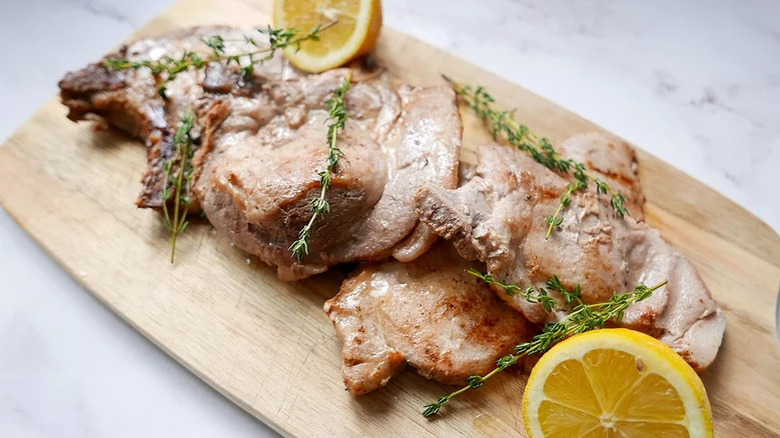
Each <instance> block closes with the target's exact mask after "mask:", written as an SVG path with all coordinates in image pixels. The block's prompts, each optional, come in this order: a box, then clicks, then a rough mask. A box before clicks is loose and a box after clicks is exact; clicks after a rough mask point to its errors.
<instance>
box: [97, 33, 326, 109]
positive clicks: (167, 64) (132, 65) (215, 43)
mask: <svg viewBox="0 0 780 438" xmlns="http://www.w3.org/2000/svg"><path fill="white" fill-rule="evenodd" d="M336 23H338V20H334V21H331V22H330V23H327V24H325V25H317V26H315V27H314V28H313V29H312V30H311V31H310V32H309V33H306V34H301V31H299V30H298V29H274V28H272V27H271V26H268V28H267V29H257V31H258V32H260V33H262V34H266V35H267V36H268V47H263V48H259V47H260V44H259V43H258V42H257V41H256V40H255V39H254V38H252V37H249V36H245V37H244V39H243V40H241V41H243V42H245V43H247V44H249V45H252V46H254V47H258V49H257V50H252V51H248V52H245V53H239V54H233V55H231V54H228V53H225V41H233V40H225V39H224V38H223V37H222V36H221V35H213V36H211V37H208V38H205V39H204V40H203V42H204V43H205V44H206V45H207V46H208V47H210V48H211V49H212V53H211V54H210V55H209V56H208V57H206V58H205V59H204V58H203V57H201V56H200V55H199V54H198V53H196V52H193V51H188V52H185V53H184V54H182V55H181V57H180V58H174V57H172V56H170V55H165V56H162V57H161V58H160V59H157V60H143V61H131V60H129V59H126V58H108V59H106V60H104V61H103V65H104V66H105V67H106V68H109V69H113V70H126V69H133V70H137V69H139V68H148V69H149V70H151V72H152V74H153V75H155V77H157V78H158V79H159V78H160V75H161V74H163V73H165V76H164V77H162V79H161V80H160V81H159V82H158V86H157V92H158V94H159V95H160V96H161V97H162V98H163V99H167V98H168V96H167V93H166V90H167V88H166V87H167V85H168V83H169V82H171V81H172V80H174V79H175V78H176V76H177V75H178V74H179V73H182V72H184V71H187V70H189V69H190V68H193V67H194V68H195V69H196V70H198V69H202V68H204V67H205V66H206V64H208V63H210V62H221V61H226V64H228V65H229V64H230V63H231V62H235V63H236V64H237V65H238V66H239V67H240V70H241V72H242V73H243V76H244V78H249V77H251V75H252V73H253V72H254V66H255V65H257V64H263V63H265V62H266V61H268V60H270V59H272V58H273V56H274V54H275V53H276V51H277V50H280V49H282V50H283V49H286V48H288V47H294V48H295V50H296V51H297V50H300V48H301V44H303V43H304V42H306V41H319V40H320V32H321V31H323V30H325V29H328V28H330V27H332V26H334V25H335V24H336ZM259 55H265V56H262V57H259ZM242 60H247V61H244V62H242Z"/></svg>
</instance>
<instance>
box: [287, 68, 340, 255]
mask: <svg viewBox="0 0 780 438" xmlns="http://www.w3.org/2000/svg"><path fill="white" fill-rule="evenodd" d="M349 85H350V82H349V78H347V79H345V80H344V83H342V84H341V86H340V87H338V88H337V89H336V90H334V91H333V97H331V98H330V99H328V100H327V102H326V103H327V105H328V113H329V116H328V120H330V121H331V123H330V125H328V136H327V139H328V157H327V158H326V159H325V163H326V167H325V170H323V171H321V172H320V173H319V176H320V185H321V186H322V189H321V190H320V195H319V196H318V197H316V198H314V199H312V200H311V211H312V215H311V218H310V219H309V222H308V223H307V224H306V225H304V227H303V228H301V231H300V232H299V233H298V240H296V241H295V242H293V243H292V245H290V248H289V249H290V252H291V253H292V256H293V257H295V258H297V259H298V261H300V260H302V259H303V256H304V254H305V255H308V254H309V238H310V237H311V228H312V226H313V225H314V221H316V220H317V218H318V217H320V216H322V215H323V214H327V213H330V203H328V201H327V200H326V199H325V194H326V193H327V191H328V189H329V188H330V185H331V183H332V182H333V174H334V173H335V171H336V166H337V165H338V164H339V159H340V158H341V157H343V156H344V154H343V153H342V152H341V149H339V147H338V132H339V130H343V129H344V125H345V124H346V123H347V119H348V118H349V116H350V114H349V112H348V111H347V106H346V103H345V102H344V98H345V97H346V95H347V91H349Z"/></svg>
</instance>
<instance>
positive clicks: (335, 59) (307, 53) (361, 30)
mask: <svg viewBox="0 0 780 438" xmlns="http://www.w3.org/2000/svg"><path fill="white" fill-rule="evenodd" d="M273 14H274V26H275V27H284V28H288V29H290V28H295V29H298V30H301V31H304V32H308V31H310V30H312V29H313V28H314V27H315V26H318V25H320V26H327V25H329V24H331V23H334V22H335V24H333V25H330V26H329V27H328V28H327V29H324V30H323V31H322V32H320V40H319V41H306V42H304V43H302V44H301V47H300V50H296V48H293V47H289V48H287V49H285V52H284V53H285V55H286V56H287V58H288V59H289V60H290V62H292V63H293V65H295V66H296V67H298V68H299V69H301V70H304V71H308V72H313V73H316V72H321V71H325V70H328V69H331V68H334V67H338V66H340V65H343V64H346V63H347V62H349V61H351V60H352V59H355V58H357V57H358V56H360V55H364V54H366V53H368V52H370V51H371V50H372V49H373V48H374V45H375V44H376V40H377V38H378V37H379V30H380V29H381V27H382V5H381V2H380V0H276V1H275V2H274V13H273Z"/></svg>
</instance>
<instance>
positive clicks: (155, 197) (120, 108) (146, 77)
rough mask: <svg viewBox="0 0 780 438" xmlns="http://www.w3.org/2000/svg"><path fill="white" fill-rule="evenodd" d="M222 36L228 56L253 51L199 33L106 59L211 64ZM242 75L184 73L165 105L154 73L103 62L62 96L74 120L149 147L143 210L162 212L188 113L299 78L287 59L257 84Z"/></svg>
mask: <svg viewBox="0 0 780 438" xmlns="http://www.w3.org/2000/svg"><path fill="white" fill-rule="evenodd" d="M217 34H219V35H222V36H224V37H225V39H226V40H227V41H228V42H227V43H226V51H227V53H242V52H246V51H247V50H249V46H247V45H246V44H244V43H241V42H240V41H243V35H244V32H243V31H241V30H239V29H234V28H230V27H224V26H214V27H194V28H189V29H184V30H181V31H177V32H172V33H170V34H166V35H162V36H159V37H154V38H147V39H141V40H138V41H135V42H133V43H131V44H129V45H126V46H123V47H121V48H120V49H119V51H118V52H116V53H112V54H109V55H108V56H106V59H107V58H123V59H128V60H130V61H145V60H158V59H160V58H161V57H163V56H171V57H173V58H180V57H181V56H182V55H183V54H184V53H186V52H195V53H198V54H199V55H200V56H201V57H203V58H206V57H207V56H208V55H209V53H211V49H210V48H209V47H208V46H206V44H204V43H203V39H204V38H208V37H210V36H213V35H217ZM232 41H239V42H232ZM237 69H238V67H237V66H236V65H235V64H233V66H232V67H231V68H230V69H227V68H224V67H222V66H221V65H220V64H218V63H212V64H210V65H209V66H208V67H207V68H205V69H203V70H189V71H184V72H181V73H179V74H178V75H177V76H176V78H175V79H174V80H173V81H171V83H170V84H168V90H167V96H168V98H167V99H163V98H162V96H160V94H159V93H158V90H157V85H158V84H157V80H156V79H155V77H154V76H153V75H152V73H151V71H150V70H149V69H148V68H139V69H137V70H133V69H127V70H112V69H107V68H106V67H104V65H103V61H101V62H99V63H96V64H90V65H89V66H87V67H86V68H84V69H81V70H78V71H75V72H71V73H68V74H67V75H65V77H64V78H63V79H62V80H61V81H60V83H59V87H60V96H61V98H62V102H63V104H65V105H66V106H67V107H68V110H69V112H68V118H70V119H71V120H74V121H78V120H85V119H99V120H101V121H103V122H106V123H108V124H109V125H111V126H113V127H115V128H117V129H120V130H122V131H125V132H126V133H128V134H129V135H131V136H133V137H136V138H138V139H140V140H142V141H144V142H145V144H146V147H147V158H148V168H147V172H146V174H145V175H144V177H143V185H144V187H143V191H142V192H141V195H140V196H139V198H138V205H139V206H140V207H160V206H162V189H163V182H164V179H165V177H164V171H163V163H164V162H165V161H167V160H169V159H170V158H171V157H172V156H173V153H174V147H173V146H174V145H173V138H174V136H175V135H176V128H177V126H178V123H179V121H180V120H181V117H182V115H184V113H185V112H187V111H188V110H189V109H190V108H192V107H193V106H195V107H197V106H198V105H199V103H200V102H201V99H202V98H204V97H208V96H209V95H213V94H224V93H236V92H241V91H242V89H245V88H248V87H251V86H252V85H253V84H254V83H264V82H267V81H271V80H276V81H278V80H282V79H285V78H287V77H289V76H295V75H297V73H296V72H295V70H294V69H292V68H290V67H288V66H287V64H286V63H285V62H283V60H282V57H281V56H277V57H275V58H274V59H272V60H270V61H269V62H267V63H265V64H263V65H262V66H258V68H256V69H255V72H254V77H253V80H252V81H243V80H242V78H241V76H240V75H238V74H237V73H236V71H237Z"/></svg>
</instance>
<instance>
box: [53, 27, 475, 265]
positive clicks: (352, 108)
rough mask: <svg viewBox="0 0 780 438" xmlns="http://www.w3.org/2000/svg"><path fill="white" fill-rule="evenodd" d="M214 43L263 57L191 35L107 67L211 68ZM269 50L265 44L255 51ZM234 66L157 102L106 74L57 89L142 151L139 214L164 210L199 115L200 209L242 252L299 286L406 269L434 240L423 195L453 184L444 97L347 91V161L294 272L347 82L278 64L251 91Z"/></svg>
mask: <svg viewBox="0 0 780 438" xmlns="http://www.w3.org/2000/svg"><path fill="white" fill-rule="evenodd" d="M216 34H219V35H222V36H223V37H224V39H225V41H226V42H227V43H226V48H225V52H226V53H227V54H237V53H244V52H247V51H251V50H257V48H255V47H252V46H248V45H247V44H245V43H243V42H242V41H244V40H243V35H244V32H243V31H241V30H237V29H231V28H226V27H203V28H192V29H187V30H184V31H180V32H175V33H172V34H169V35H164V36H161V37H157V38H150V39H143V40H139V41H137V42H135V43H132V44H130V45H129V46H126V47H123V48H122V49H120V51H119V52H117V53H115V54H111V55H109V56H108V57H107V58H126V59H129V60H131V61H144V60H157V59H161V58H162V57H164V56H170V57H172V58H176V59H178V58H180V57H181V56H182V55H183V54H185V53H187V52H195V53H198V54H199V55H200V56H201V57H202V58H204V59H205V58H207V57H208V56H209V55H210V53H211V48H209V47H208V46H207V45H206V44H205V43H204V42H203V40H204V39H207V38H209V37H211V36H214V35H216ZM257 39H261V38H257ZM238 69H239V67H238V65H237V64H235V63H232V64H231V65H229V66H226V65H225V64H224V63H221V62H212V63H209V64H208V65H207V66H206V67H205V68H204V69H201V70H188V71H184V72H182V73H179V74H178V75H177V76H176V78H175V79H174V80H172V81H171V82H170V83H168V84H167V92H166V97H167V98H165V99H164V98H163V97H162V96H160V94H159V93H158V85H159V84H160V78H156V77H155V76H154V75H152V73H151V71H150V70H149V69H148V68H143V67H142V68H138V69H127V70H112V69H110V68H106V67H105V66H104V65H103V63H102V62H101V63H98V64H93V65H90V66H88V67H87V68H85V69H82V70H80V71H77V72H74V73H69V74H68V75H66V77H65V78H64V79H63V80H62V81H61V82H60V89H61V97H62V100H63V103H64V104H65V105H66V106H67V107H68V109H69V115H68V117H69V118H71V119H73V120H82V119H99V120H101V121H103V122H106V123H108V124H109V125H111V126H114V127H116V128H118V129H121V130H124V131H125V132H127V133H129V134H130V135H132V136H134V137H137V138H139V139H142V140H144V141H145V142H146V145H147V151H148V154H147V155H148V168H147V172H146V175H145V176H144V179H143V183H144V189H143V192H142V193H141V195H140V197H139V200H138V205H139V206H142V207H160V206H162V190H163V188H164V184H167V182H166V181H164V179H165V177H164V175H165V174H164V170H163V164H164V163H165V162H166V161H168V160H170V158H171V157H172V156H173V154H174V152H175V149H174V146H175V145H173V139H174V136H175V134H176V127H177V125H178V123H179V120H180V119H181V117H182V115H183V114H184V113H185V112H187V111H189V110H190V109H194V110H195V112H196V115H197V118H198V130H199V131H200V141H199V143H198V144H197V145H196V148H197V149H198V150H197V152H196V155H195V159H194V161H193V165H194V168H195V184H194V187H193V192H194V194H195V200H196V201H198V202H197V203H196V205H197V206H199V207H200V208H202V209H203V211H204V212H205V213H206V216H207V217H208V219H209V220H210V221H211V223H212V224H213V225H214V226H215V227H216V228H217V229H218V230H219V231H221V232H223V233H224V234H227V235H228V236H229V238H230V240H231V241H233V242H234V243H235V244H236V246H238V247H239V248H241V249H244V250H246V251H248V252H250V253H252V254H255V255H257V256H259V257H260V258H261V259H262V260H263V261H265V262H266V263H268V264H270V265H273V266H276V267H278V274H279V277H280V278H281V279H284V280H297V279H300V278H304V277H307V276H309V275H313V274H316V273H319V272H323V271H324V270H326V269H327V268H328V267H329V266H331V265H334V264H338V263H344V262H352V261H360V260H378V259H381V258H385V257H388V256H394V257H395V258H397V259H399V260H404V261H410V260H413V259H415V258H416V257H418V256H419V255H421V254H422V253H424V252H425V251H426V250H427V249H428V248H429V247H430V246H431V245H432V244H433V242H434V241H435V240H436V236H435V234H433V233H432V232H431V231H430V229H429V228H428V226H427V225H425V224H422V223H420V222H419V220H418V218H417V215H416V213H415V211H414V200H413V198H414V194H415V193H416V192H417V190H418V189H419V188H420V187H421V185H422V184H423V183H429V184H432V185H435V186H441V187H447V188H454V187H455V186H456V184H457V172H458V158H459V151H460V136H461V123H460V116H459V114H458V110H457V105H456V102H455V95H454V93H453V91H452V90H451V89H449V88H448V87H443V86H439V87H412V86H408V85H399V84H393V83H390V81H389V80H388V79H387V78H384V77H379V78H376V77H372V79H370V81H369V82H362V83H357V84H353V86H352V89H351V90H350V92H349V93H348V95H347V109H348V111H349V112H350V113H351V115H352V117H351V118H350V119H349V120H348V121H347V124H346V128H345V130H344V131H343V132H341V133H340V134H339V140H338V146H339V148H340V149H341V150H342V151H343V153H344V157H343V159H342V160H341V162H340V164H339V166H337V168H336V173H335V175H334V179H333V184H332V186H331V187H330V190H329V191H328V193H327V196H326V199H327V201H328V202H329V203H330V205H331V212H330V213H329V214H325V215H323V216H322V217H320V218H319V219H318V220H317V221H315V223H314V228H313V229H312V233H311V239H310V243H309V255H307V256H305V257H304V258H303V260H301V261H298V260H296V259H293V257H292V255H291V253H290V251H289V249H288V248H289V246H290V245H291V244H292V243H293V242H294V241H295V240H296V239H297V238H298V233H299V231H300V229H301V228H302V227H303V226H304V225H305V224H306V223H307V222H308V221H309V219H310V218H311V215H312V212H311V205H310V202H311V200H312V199H313V198H314V197H315V196H317V195H318V194H319V192H320V182H319V175H318V174H319V172H320V171H322V170H323V169H324V168H325V159H326V157H327V143H326V131H327V116H328V114H327V111H326V103H325V102H326V101H327V99H328V98H330V97H331V96H332V92H333V90H334V89H336V88H337V87H339V86H340V85H341V84H342V82H343V81H345V80H348V78H349V77H350V70H349V69H336V70H331V71H327V72H325V73H322V74H312V75H308V74H304V73H301V72H299V71H297V70H295V69H294V68H292V67H290V66H289V65H288V64H287V62H286V61H285V60H284V59H283V58H282V57H281V55H277V56H276V57H274V58H272V59H271V60H270V61H268V62H267V63H265V64H262V65H258V66H256V68H255V69H254V72H253V75H252V76H251V77H250V78H245V77H243V75H241V74H239V72H238Z"/></svg>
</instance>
